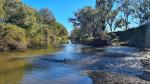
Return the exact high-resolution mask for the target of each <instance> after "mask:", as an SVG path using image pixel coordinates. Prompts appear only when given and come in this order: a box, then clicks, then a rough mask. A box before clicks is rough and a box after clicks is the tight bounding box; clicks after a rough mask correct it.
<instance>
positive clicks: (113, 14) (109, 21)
mask: <svg viewBox="0 0 150 84" xmlns="http://www.w3.org/2000/svg"><path fill="white" fill-rule="evenodd" d="M117 15H118V11H117V10H112V11H111V12H110V13H109V14H108V16H107V20H106V21H107V24H108V25H109V27H110V31H111V32H113V25H114V22H115V20H116V17H117Z"/></svg>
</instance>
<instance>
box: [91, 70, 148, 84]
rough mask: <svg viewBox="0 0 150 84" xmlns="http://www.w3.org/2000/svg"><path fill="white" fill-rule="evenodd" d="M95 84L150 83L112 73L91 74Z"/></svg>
mask: <svg viewBox="0 0 150 84" xmlns="http://www.w3.org/2000/svg"><path fill="white" fill-rule="evenodd" d="M89 76H90V77H91V79H92V80H93V84H150V82H149V81H145V80H142V79H140V78H137V77H131V76H127V75H123V74H118V73H110V72H89Z"/></svg>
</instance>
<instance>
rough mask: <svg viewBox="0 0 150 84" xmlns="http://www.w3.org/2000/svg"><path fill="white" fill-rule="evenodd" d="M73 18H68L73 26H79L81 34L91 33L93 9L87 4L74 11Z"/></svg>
mask: <svg viewBox="0 0 150 84" xmlns="http://www.w3.org/2000/svg"><path fill="white" fill-rule="evenodd" d="M74 15H75V18H70V19H69V21H70V22H71V23H73V25H74V28H80V30H81V31H82V32H83V33H82V36H86V35H90V34H93V32H94V31H93V29H94V16H95V10H94V9H92V8H91V7H89V6H86V7H84V8H83V9H80V10H78V11H76V12H75V13H74Z"/></svg>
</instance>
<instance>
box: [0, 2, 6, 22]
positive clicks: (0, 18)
mask: <svg viewBox="0 0 150 84" xmlns="http://www.w3.org/2000/svg"><path fill="white" fill-rule="evenodd" d="M3 7H4V0H0V22H3V20H4V18H5V11H4V9H3Z"/></svg>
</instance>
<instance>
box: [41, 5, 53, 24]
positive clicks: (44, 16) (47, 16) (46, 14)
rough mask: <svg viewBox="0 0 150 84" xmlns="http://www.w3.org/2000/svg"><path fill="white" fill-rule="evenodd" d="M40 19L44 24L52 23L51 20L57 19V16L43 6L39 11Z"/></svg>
mask: <svg viewBox="0 0 150 84" xmlns="http://www.w3.org/2000/svg"><path fill="white" fill-rule="evenodd" d="M39 16H40V18H39V21H40V23H42V24H50V23H51V22H54V21H55V18H54V16H53V14H52V12H51V11H50V10H49V9H47V8H43V9H41V10H40V11H39Z"/></svg>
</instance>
